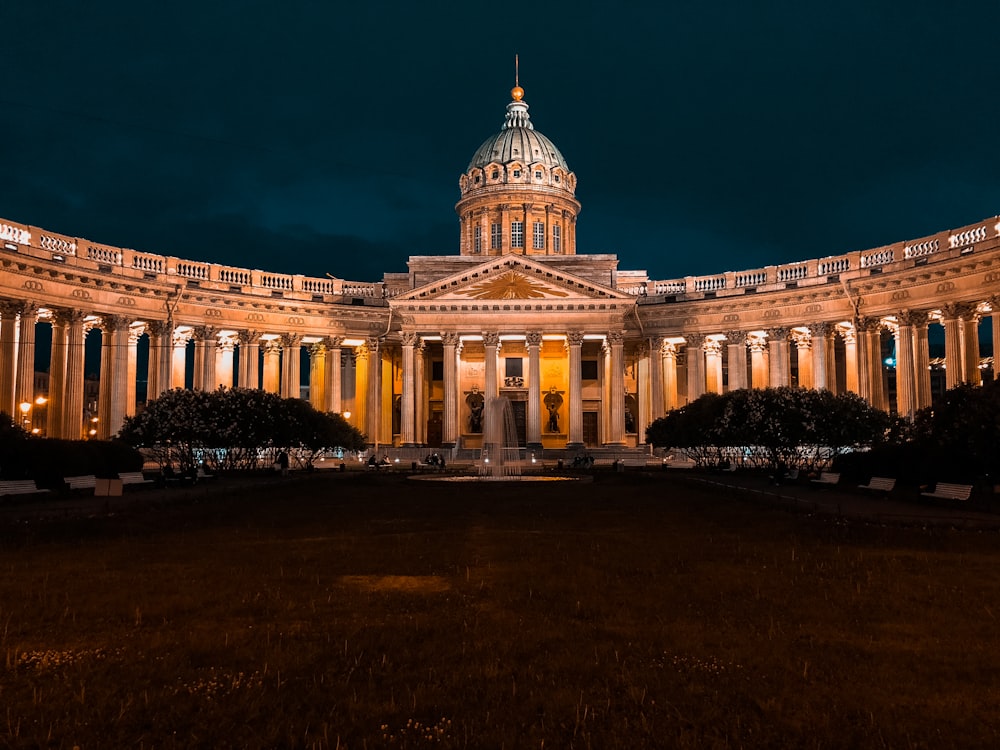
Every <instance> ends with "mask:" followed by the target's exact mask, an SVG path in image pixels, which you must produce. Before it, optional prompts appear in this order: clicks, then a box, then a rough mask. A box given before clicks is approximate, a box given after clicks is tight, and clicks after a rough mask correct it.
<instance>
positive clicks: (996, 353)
mask: <svg viewBox="0 0 1000 750" xmlns="http://www.w3.org/2000/svg"><path fill="white" fill-rule="evenodd" d="M990 310H992V312H991V313H990V318H991V320H992V322H993V379H994V380H1000V295H994V296H992V297H990Z"/></svg>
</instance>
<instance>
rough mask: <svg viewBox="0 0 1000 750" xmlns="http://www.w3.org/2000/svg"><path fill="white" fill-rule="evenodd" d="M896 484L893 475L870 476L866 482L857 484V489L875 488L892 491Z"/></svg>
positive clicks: (877, 490)
mask: <svg viewBox="0 0 1000 750" xmlns="http://www.w3.org/2000/svg"><path fill="white" fill-rule="evenodd" d="M895 486H896V479H895V478H894V477H872V478H871V479H869V480H868V484H859V485H858V489H859V490H875V491H876V492H892V490H893V488H894V487H895Z"/></svg>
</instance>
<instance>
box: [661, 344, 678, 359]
mask: <svg viewBox="0 0 1000 750" xmlns="http://www.w3.org/2000/svg"><path fill="white" fill-rule="evenodd" d="M660 354H662V355H663V356H664V357H669V358H675V357H677V344H675V343H674V342H673V341H667V340H666V339H664V340H663V341H662V342H661V343H660Z"/></svg>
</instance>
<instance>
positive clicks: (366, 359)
mask: <svg viewBox="0 0 1000 750" xmlns="http://www.w3.org/2000/svg"><path fill="white" fill-rule="evenodd" d="M371 359H372V357H371V353H370V352H369V351H368V347H366V346H364V345H362V346H359V347H358V348H356V349H355V350H354V409H353V410H352V411H353V414H352V415H351V424H353V425H354V426H356V427H357V428H358V429H359V430H360V431H361V432H363V433H365V439H366V440H367V441H368V442H369V443H372V442H374V439H375V436H374V435H368V434H367V433H366V432H365V430H366V428H367V424H368V419H367V408H368V406H367V403H366V397H367V395H368V370H369V363H370V362H371Z"/></svg>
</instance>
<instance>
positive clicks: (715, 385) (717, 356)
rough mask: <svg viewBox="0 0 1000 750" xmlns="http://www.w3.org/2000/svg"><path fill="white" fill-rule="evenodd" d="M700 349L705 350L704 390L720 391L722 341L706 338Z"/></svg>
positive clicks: (709, 391) (707, 391)
mask: <svg viewBox="0 0 1000 750" xmlns="http://www.w3.org/2000/svg"><path fill="white" fill-rule="evenodd" d="M702 349H703V350H704V352H705V392H706V393H722V342H721V341H719V340H718V339H712V338H706V339H705V340H704V342H703V343H702Z"/></svg>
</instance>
